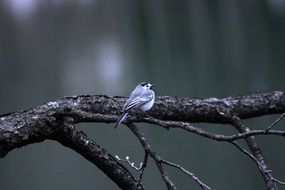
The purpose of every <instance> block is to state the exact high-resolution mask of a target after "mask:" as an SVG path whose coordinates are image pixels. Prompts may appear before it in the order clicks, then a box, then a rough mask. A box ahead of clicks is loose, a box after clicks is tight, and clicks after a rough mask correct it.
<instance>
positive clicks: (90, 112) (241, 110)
mask: <svg viewBox="0 0 285 190" xmlns="http://www.w3.org/2000/svg"><path fill="white" fill-rule="evenodd" d="M125 100H126V98H124V97H108V96H104V95H95V96H88V95H82V96H74V97H66V98H62V99H59V100H56V101H52V102H48V103H47V104H44V105H41V106H38V107H35V108H31V109H27V110H23V111H18V112H13V113H7V114H3V115H0V157H4V156H5V155H6V154H7V153H8V152H9V151H11V150H13V149H15V148H20V147H23V146H25V145H28V144H32V143H36V142H42V141H44V140H45V139H53V140H56V141H58V142H60V143H61V144H63V145H65V146H67V147H69V148H72V149H73V150H75V151H76V152H78V153H79V154H81V155H82V156H84V157H85V158H86V159H88V160H89V161H91V162H92V163H94V165H96V166H97V167H98V168H99V169H101V170H102V171H103V172H104V173H106V174H107V175H108V177H109V178H110V179H112V180H113V181H114V182H115V183H117V185H118V186H119V187H121V188H122V189H137V188H138V189H143V186H142V184H141V181H142V177H143V172H144V169H145V167H146V164H147V160H148V155H149V156H150V157H151V158H152V159H154V160H155V163H156V165H157V167H158V169H159V171H160V173H161V175H162V177H163V179H164V181H165V183H166V184H167V187H168V188H169V189H176V187H175V185H174V183H173V182H172V180H171V179H170V178H169V176H168V175H167V173H166V171H165V168H164V165H170V166H173V167H176V168H178V169H180V170H181V171H182V172H184V173H185V174H187V175H188V176H190V177H192V178H193V179H194V180H195V181H196V182H197V183H198V184H199V185H200V186H201V187H202V188H204V189H207V186H206V185H205V184H203V183H202V182H201V181H200V180H198V178H196V177H195V176H194V174H193V175H192V173H191V172H189V171H187V170H185V169H184V168H183V167H181V166H180V165H177V164H174V163H172V162H169V161H166V160H164V159H162V158H161V157H159V156H158V155H157V154H156V153H155V152H154V151H153V150H152V149H151V147H150V146H149V144H148V143H147V142H146V139H145V138H144V135H143V134H142V133H141V132H140V131H138V129H137V128H136V127H135V125H134V124H133V122H146V123H151V124H155V126H161V127H164V128H166V129H170V128H181V129H183V130H185V131H188V132H192V133H195V134H198V135H200V136H202V137H207V138H211V139H213V140H217V141H227V142H233V143H234V141H235V140H237V139H245V140H246V143H247V146H248V148H249V150H250V152H251V153H250V152H249V151H246V152H244V151H242V152H244V153H245V154H247V155H248V156H249V157H251V156H252V159H253V160H254V161H255V162H256V164H257V166H258V168H259V169H260V172H261V174H262V176H263V178H264V180H265V183H266V186H267V188H268V189H277V186H276V183H279V184H283V182H281V181H278V180H276V179H275V178H273V177H272V174H271V173H270V172H271V170H270V169H269V167H268V164H267V163H266V162H265V160H264V157H263V156H262V153H261V150H260V148H259V146H258V144H257V143H256V141H255V137H254V136H257V135H279V136H285V131H284V130H272V128H273V127H274V126H276V124H277V123H278V122H279V121H280V120H281V119H282V118H283V117H284V113H285V93H284V92H280V91H274V92H270V93H255V94H251V95H247V96H237V97H228V98H224V99H217V98H209V99H191V98H182V97H167V96H163V97H157V99H156V102H155V105H154V107H153V109H152V110H151V111H150V112H148V114H149V116H148V117H146V116H145V115H144V114H137V113H130V115H129V117H127V118H126V120H125V121H124V123H125V124H127V125H128V126H129V127H130V126H134V127H130V129H135V130H134V131H133V133H134V134H135V135H136V136H137V137H138V139H139V140H140V142H141V144H142V146H143V148H144V150H145V158H144V162H143V165H142V167H141V170H140V178H139V180H138V181H137V180H136V179H135V178H134V177H133V176H132V174H131V173H130V172H129V171H128V170H127V169H126V168H124V166H122V165H121V164H120V163H119V162H118V161H117V160H116V159H115V158H114V157H113V156H112V155H111V154H109V153H108V152H107V151H105V150H104V149H102V148H101V147H100V146H99V145H97V144H96V143H95V142H94V141H92V140H91V139H89V138H88V137H87V136H86V135H85V134H84V133H82V132H81V131H78V130H77V129H76V128H75V127H74V126H72V125H71V124H77V123H80V122H104V123H113V122H116V120H117V117H118V115H120V114H121V112H120V110H121V108H122V106H123V104H124V102H125ZM269 114H282V115H281V116H280V117H279V118H278V119H276V120H275V121H274V122H273V123H272V124H271V125H270V126H269V127H268V128H267V129H265V130H250V129H249V128H248V127H246V126H245V125H244V124H243V122H242V120H243V119H248V118H253V117H257V116H262V115H269ZM190 122H192V123H195V122H207V123H221V124H230V125H232V126H234V127H235V128H236V129H237V130H238V133H237V134H233V135H229V136H225V135H223V134H215V133H212V132H209V131H205V130H203V129H199V128H196V127H193V126H192V125H191V124H190ZM83 140H84V141H83ZM242 150H245V149H243V148H242ZM89 151H90V153H88V152H89ZM250 155H251V156H250ZM169 163H170V164H169ZM121 173H122V174H123V175H121Z"/></svg>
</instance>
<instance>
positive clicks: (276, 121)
mask: <svg viewBox="0 0 285 190" xmlns="http://www.w3.org/2000/svg"><path fill="white" fill-rule="evenodd" d="M284 115H285V113H282V114H281V115H280V116H279V117H278V118H277V119H276V120H275V121H274V122H273V123H272V124H271V125H270V126H269V127H268V128H267V129H266V130H265V131H269V130H270V129H272V127H274V126H275V125H276V124H277V123H278V122H279V121H280V120H281V119H282V118H283V117H284Z"/></svg>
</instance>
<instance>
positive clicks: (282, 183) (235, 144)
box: [229, 141, 285, 185]
mask: <svg viewBox="0 0 285 190" xmlns="http://www.w3.org/2000/svg"><path fill="white" fill-rule="evenodd" d="M229 143H231V144H233V145H234V146H235V147H236V148H238V149H239V150H240V151H241V152H243V153H244V154H246V155H247V156H248V157H249V158H251V159H252V160H254V161H255V162H256V163H257V165H258V168H259V169H260V171H261V172H263V173H264V174H266V175H267V176H268V177H269V178H270V179H271V180H272V181H274V182H276V183H278V184H280V185H285V182H283V181H280V180H278V179H276V178H274V177H272V175H271V174H270V173H271V172H272V170H266V169H264V167H263V165H262V164H261V163H260V162H259V161H258V160H257V159H256V158H255V156H253V155H252V154H250V153H249V152H248V151H247V150H245V149H244V148H243V147H242V146H240V145H239V144H238V143H237V142H235V141H229Z"/></svg>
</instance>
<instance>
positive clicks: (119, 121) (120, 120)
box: [114, 112, 128, 129]
mask: <svg viewBox="0 0 285 190" xmlns="http://www.w3.org/2000/svg"><path fill="white" fill-rule="evenodd" d="M127 115H128V112H126V113H123V114H122V115H121V116H120V117H119V119H118V121H117V123H116V125H115V127H114V129H116V128H117V127H118V125H120V123H121V122H122V121H123V120H124V119H125V118H126V117H127Z"/></svg>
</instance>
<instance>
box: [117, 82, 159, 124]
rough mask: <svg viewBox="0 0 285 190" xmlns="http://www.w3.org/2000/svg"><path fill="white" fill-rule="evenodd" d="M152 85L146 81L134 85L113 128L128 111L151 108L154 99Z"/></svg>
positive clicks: (143, 110)
mask: <svg viewBox="0 0 285 190" xmlns="http://www.w3.org/2000/svg"><path fill="white" fill-rule="evenodd" d="M153 86H154V84H150V83H148V82H142V83H140V84H138V85H137V86H136V88H135V89H134V90H133V91H132V93H131V95H130V97H129V98H128V100H127V101H126V103H125V105H124V107H123V114H122V115H121V116H120V117H119V118H118V120H117V123H116V125H115V127H114V129H115V128H116V127H118V125H120V123H121V122H122V121H123V120H124V119H125V118H126V117H127V115H128V114H129V111H131V110H134V111H142V112H146V111H148V110H150V109H151V108H152V106H153V104H154V100H155V93H154V91H153V90H152V87H153Z"/></svg>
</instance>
